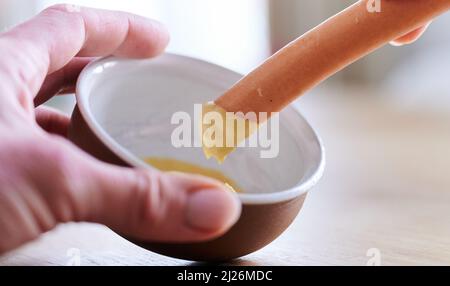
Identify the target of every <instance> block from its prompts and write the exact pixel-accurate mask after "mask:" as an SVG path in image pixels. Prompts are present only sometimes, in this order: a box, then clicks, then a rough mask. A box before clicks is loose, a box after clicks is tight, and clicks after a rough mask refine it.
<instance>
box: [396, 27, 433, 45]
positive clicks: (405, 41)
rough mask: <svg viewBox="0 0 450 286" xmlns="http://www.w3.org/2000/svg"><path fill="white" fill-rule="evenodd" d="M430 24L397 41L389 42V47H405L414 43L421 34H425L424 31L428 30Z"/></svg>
mask: <svg viewBox="0 0 450 286" xmlns="http://www.w3.org/2000/svg"><path fill="white" fill-rule="evenodd" d="M430 24H431V23H428V24H427V25H425V26H423V27H420V28H418V29H416V30H414V31H411V32H409V33H408V34H406V35H403V36H401V37H400V38H398V39H395V40H394V41H392V42H391V45H394V46H403V45H407V44H411V43H413V42H415V41H416V40H417V39H418V38H420V37H421V36H422V35H423V33H425V31H426V29H427V28H428V26H429V25H430Z"/></svg>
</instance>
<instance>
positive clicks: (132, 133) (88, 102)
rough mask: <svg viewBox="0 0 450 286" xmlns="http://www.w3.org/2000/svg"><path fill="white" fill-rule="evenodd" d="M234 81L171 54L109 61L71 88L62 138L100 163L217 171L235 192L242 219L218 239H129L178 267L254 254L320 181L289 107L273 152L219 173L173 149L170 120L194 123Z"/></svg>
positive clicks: (232, 159) (316, 143) (320, 157)
mask: <svg viewBox="0 0 450 286" xmlns="http://www.w3.org/2000/svg"><path fill="white" fill-rule="evenodd" d="M241 77H242V76H241V75H240V74H238V73H235V72H233V71H230V70H227V69H225V68H222V67H219V66H216V65H213V64H210V63H207V62H204V61H200V60H196V59H192V58H188V57H184V56H178V55H172V54H165V55H162V56H160V57H158V58H155V59H148V60H129V59H119V58H115V57H108V58H104V59H100V60H98V61H96V62H94V63H92V64H90V65H89V66H87V67H86V68H85V69H84V71H83V72H82V73H81V75H80V78H79V81H78V84H77V91H76V97H77V107H76V108H75V110H74V113H73V115H72V122H71V127H70V131H69V137H70V139H71V140H72V141H73V142H74V143H75V144H77V145H78V146H79V147H80V148H82V149H84V150H85V151H87V152H88V153H90V154H92V155H93V156H95V157H97V158H98V159H100V160H103V161H105V162H109V163H112V164H117V165H122V166H129V167H144V168H152V167H151V166H149V165H147V164H146V163H145V162H144V161H143V158H146V157H154V156H157V157H168V158H175V159H179V160H184V161H188V162H191V163H195V164H197V165H201V166H203V167H208V168H213V169H217V170H220V171H222V172H223V173H224V174H225V175H226V176H228V177H230V178H231V179H233V180H234V181H235V182H237V184H238V185H239V187H240V188H241V189H242V191H243V192H242V193H239V194H238V196H239V198H240V200H241V202H242V214H241V217H240V219H239V220H238V222H237V223H236V224H235V225H234V226H233V227H232V228H231V229H230V230H229V231H228V232H227V233H226V234H224V235H222V236H221V237H219V238H217V239H214V240H211V241H207V242H200V243H185V244H173V243H163V242H142V241H134V240H132V239H130V238H127V239H129V240H131V241H133V242H135V243H136V244H138V245H140V246H141V247H144V248H146V249H148V250H151V251H154V252H157V253H160V254H163V255H167V256H171V257H175V258H181V259H186V260H195V261H225V260H229V259H233V258H237V257H241V256H244V255H247V254H249V253H252V252H254V251H257V250H259V249H261V248H262V247H264V246H266V245H267V244H269V243H270V242H272V241H273V240H275V239H276V238H277V237H278V236H280V234H281V233H283V231H284V230H286V228H287V227H288V226H289V225H290V224H291V223H292V221H293V220H294V219H295V218H296V216H297V214H298V213H299V211H300V209H301V208H302V205H303V202H304V201H305V198H306V195H307V192H308V191H309V190H310V189H311V188H312V187H313V186H314V185H315V184H316V183H317V182H318V180H319V179H320V177H321V176H322V173H323V170H324V165H325V160H324V150H323V147H322V144H321V141H320V139H319V138H318V136H317V135H316V133H315V132H314V130H313V128H311V126H310V125H309V124H308V122H307V121H306V120H305V119H304V118H303V117H302V116H301V115H300V113H299V112H298V111H297V110H296V109H294V108H293V107H287V108H286V109H285V110H284V111H283V112H281V114H280V115H279V122H280V124H279V126H280V128H279V153H278V156H276V157H274V158H264V159H262V158H261V156H260V155H261V149H262V148H238V149H237V151H236V152H234V153H233V154H231V155H230V156H229V157H228V158H227V160H226V161H225V162H224V163H223V164H222V165H219V164H218V163H217V162H215V161H214V160H212V159H211V160H206V159H205V157H204V155H203V152H202V150H201V148H195V147H192V148H175V147H173V145H172V144H171V134H172V132H173V130H174V128H175V127H176V126H174V125H173V124H171V117H172V115H173V114H174V112H179V111H184V112H187V113H188V114H190V115H192V118H193V117H194V114H193V113H194V104H199V103H204V102H208V101H211V100H214V99H215V98H216V97H218V96H219V95H220V94H222V93H223V92H224V91H226V90H227V89H228V88H230V87H231V86H232V85H233V84H234V83H235V82H236V81H238V80H239V79H240V78H241Z"/></svg>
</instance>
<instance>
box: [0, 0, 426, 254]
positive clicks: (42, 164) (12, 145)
mask: <svg viewBox="0 0 450 286" xmlns="http://www.w3.org/2000/svg"><path fill="white" fill-rule="evenodd" d="M424 30H425V28H421V29H418V30H416V31H414V32H412V33H410V34H408V35H405V36H404V37H401V38H400V39H398V40H396V42H395V43H396V44H407V43H410V42H412V41H414V40H415V39H417V38H418V37H419V36H420V35H421V34H422V33H423V31H424ZM168 40H169V36H168V34H167V31H166V30H165V29H164V27H163V26H162V25H160V24H159V23H156V22H154V21H152V20H149V19H144V18H142V17H138V16H135V15H131V14H127V13H121V12H110V11H103V10H96V9H89V8H80V10H78V9H76V10H74V9H68V6H66V5H57V6H53V7H51V8H48V9H46V10H44V11H43V12H41V13H40V14H39V15H38V16H36V17H35V18H34V19H32V20H30V21H28V22H26V23H24V24H21V25H19V26H17V27H15V28H13V29H11V30H9V31H7V32H5V33H3V34H0V51H1V53H0V79H1V80H0V253H4V252H7V251H9V250H12V249H14V248H16V247H19V246H20V245H22V244H24V243H26V242H28V241H31V240H33V239H35V238H37V237H38V236H39V235H40V234H42V233H44V232H46V231H49V230H51V229H52V228H54V227H55V226H56V225H58V224H60V223H65V222H70V221H76V222H80V221H87V222H95V223H100V224H104V225H107V226H108V227H110V228H111V229H112V230H114V231H116V232H118V233H120V234H123V235H127V236H129V237H132V238H134V239H138V240H143V241H158V242H195V241H204V240H208V239H212V238H215V237H217V236H220V235H221V234H223V233H224V232H226V231H227V230H228V229H229V228H230V227H231V226H232V225H233V224H234V223H235V222H236V221H237V219H238V218H239V215H240V211H241V205H240V203H239V200H238V199H237V197H236V195H235V194H233V193H232V192H230V191H229V190H228V189H227V188H226V187H225V186H223V185H222V184H221V183H219V182H217V181H214V180H212V179H208V178H204V177H200V176H188V175H182V174H174V173H161V172H157V171H148V170H139V169H130V168H122V167H116V166H112V165H109V164H105V163H102V162H100V161H98V160H96V159H94V158H93V157H91V156H89V155H88V154H86V153H84V152H83V151H81V150H79V149H78V148H76V147H75V146H74V145H73V144H71V143H70V142H69V141H68V140H67V139H66V138H65V136H66V134H67V128H68V125H69V118H68V117H67V116H66V115H64V114H62V113H60V112H58V111H55V110H52V109H50V108H47V107H42V106H39V105H41V104H42V103H44V102H46V101H47V100H48V99H50V98H51V97H52V96H54V95H56V94H58V93H61V91H67V90H72V89H73V87H74V84H75V83H76V80H77V77H78V75H79V73H80V71H81V70H82V68H83V67H84V66H85V65H86V64H87V63H89V62H90V61H91V60H92V57H99V56H106V55H111V54H112V55H116V56H121V57H130V58H149V57H154V56H157V55H158V54H160V53H161V52H163V50H164V48H165V47H166V45H167V43H168Z"/></svg>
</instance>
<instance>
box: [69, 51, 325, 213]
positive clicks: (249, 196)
mask: <svg viewBox="0 0 450 286" xmlns="http://www.w3.org/2000/svg"><path fill="white" fill-rule="evenodd" d="M162 57H166V58H169V59H171V60H184V61H189V62H192V64H193V66H195V65H199V64H201V65H209V66H210V67H212V68H215V69H220V70H222V71H223V72H226V73H229V74H234V75H235V76H236V77H242V75H241V74H239V73H237V72H234V71H231V70H229V69H227V68H224V67H222V66H219V65H216V64H214V63H210V62H207V61H204V60H200V59H195V58H191V57H187V56H184V55H178V54H172V53H165V54H163V55H160V56H159V57H158V58H162ZM145 60H148V59H144V60H136V59H126V58H119V57H115V56H108V57H104V58H100V59H97V60H95V61H93V62H91V63H89V64H88V65H87V66H86V67H85V68H84V69H83V71H82V72H81V73H80V75H79V77H78V81H77V84H76V92H75V97H76V101H77V107H78V109H79V111H80V114H81V116H82V117H83V119H84V121H85V122H86V124H87V126H88V127H89V129H90V130H91V131H92V132H93V134H94V135H95V136H96V137H97V138H98V139H99V140H100V141H101V142H102V143H103V144H104V145H105V146H106V147H107V148H109V149H110V151H112V152H113V153H114V154H115V155H116V156H118V157H119V158H120V159H121V160H123V161H124V162H126V163H127V164H129V165H130V166H134V167H140V168H146V169H153V170H155V168H154V167H152V166H150V165H148V164H146V163H145V162H143V161H142V160H141V159H139V158H138V157H137V156H135V155H134V154H133V153H131V152H130V151H128V150H127V149H125V148H124V147H122V146H121V145H120V144H119V143H118V142H116V140H114V138H112V137H111V136H110V135H109V134H108V133H107V132H106V131H105V130H104V129H103V128H102V127H101V125H100V124H99V123H98V122H97V120H96V119H95V116H93V113H92V111H91V108H90V105H89V97H90V94H91V93H90V92H89V91H88V90H86V88H87V87H86V82H87V81H88V79H89V78H90V77H91V76H92V75H93V74H97V73H98V72H96V69H97V68H98V67H99V66H102V65H104V64H105V63H108V62H115V63H120V62H129V61H145ZM288 108H290V109H291V110H292V112H295V113H296V115H297V116H299V117H300V118H301V119H302V120H304V122H305V124H306V125H307V126H308V127H309V129H310V130H311V132H312V136H313V139H314V140H315V141H316V142H317V144H318V146H319V150H320V151H319V158H318V161H319V162H318V164H317V167H316V169H315V170H314V171H313V172H312V174H310V175H309V177H308V178H307V179H306V180H302V181H300V182H299V183H298V184H297V185H295V186H293V187H290V188H288V189H286V190H282V191H276V192H271V193H238V194H237V196H238V197H239V199H240V200H241V202H242V203H243V204H247V205H248V204H252V205H259V204H273V203H280V202H285V201H289V200H292V199H294V198H297V197H300V196H302V195H303V194H305V193H307V192H308V191H309V190H310V189H311V188H312V187H314V186H315V185H316V184H317V183H318V182H319V180H320V179H321V178H322V176H323V173H324V170H325V164H326V155H325V148H324V146H323V143H322V139H321V138H320V137H319V135H318V134H317V132H316V131H315V130H314V128H313V127H312V125H311V124H310V123H309V121H308V120H307V119H306V118H304V117H303V115H302V114H301V113H300V111H299V110H298V108H297V107H295V106H294V105H291V106H290V107H288Z"/></svg>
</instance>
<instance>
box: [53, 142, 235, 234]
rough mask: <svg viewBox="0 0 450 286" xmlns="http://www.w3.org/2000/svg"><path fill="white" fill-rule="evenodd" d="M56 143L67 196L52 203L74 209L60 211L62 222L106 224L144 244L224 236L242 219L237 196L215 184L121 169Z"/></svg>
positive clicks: (58, 167)
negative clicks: (147, 242)
mask: <svg viewBox="0 0 450 286" xmlns="http://www.w3.org/2000/svg"><path fill="white" fill-rule="evenodd" d="M54 141H55V142H57V143H56V145H57V146H54V148H52V151H51V152H52V154H51V155H52V158H56V160H55V159H53V160H52V161H53V168H52V169H53V170H54V172H56V174H60V176H54V177H59V178H62V180H61V179H59V180H58V181H59V183H60V188H59V192H63V195H61V194H60V195H58V196H55V197H56V198H59V199H58V200H56V201H54V202H53V203H54V204H58V205H59V206H67V208H69V211H67V210H62V211H61V210H60V211H59V214H60V215H59V217H60V221H62V222H64V221H68V220H75V221H90V222H96V223H101V224H105V225H107V226H109V227H110V228H111V229H113V230H114V231H116V232H118V233H120V234H122V235H126V236H130V237H132V238H135V239H139V240H145V241H164V242H194V241H201V240H207V239H211V238H214V237H216V236H219V235H221V234H223V233H224V232H226V231H227V230H228V229H229V228H230V227H231V226H232V225H233V224H234V223H235V222H236V221H237V219H238V218H239V215H240V211H241V204H240V201H239V200H238V198H237V196H236V195H235V194H234V193H232V192H231V191H229V190H228V189H227V188H226V187H225V186H224V185H223V184H221V183H219V182H217V181H215V180H212V179H209V178H204V177H201V176H188V175H184V174H178V173H162V172H159V171H155V170H146V169H145V170H135V169H129V168H121V167H116V166H112V165H109V164H105V163H102V162H99V161H97V160H95V159H93V158H92V157H90V156H88V155H87V154H85V153H84V152H82V151H81V150H79V149H77V148H76V147H74V146H72V145H71V144H70V143H68V142H67V141H65V140H64V139H60V138H54ZM55 152H56V154H59V155H57V156H55ZM61 200H63V201H62V202H61ZM64 200H66V201H64Z"/></svg>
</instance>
